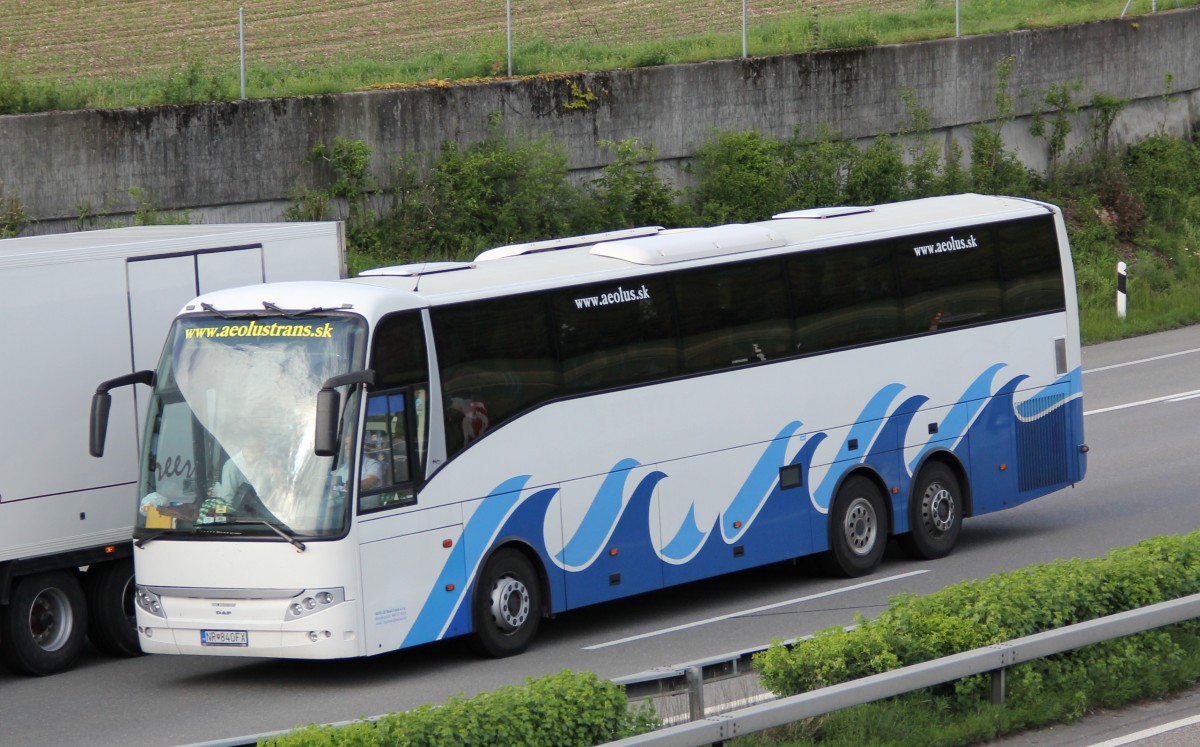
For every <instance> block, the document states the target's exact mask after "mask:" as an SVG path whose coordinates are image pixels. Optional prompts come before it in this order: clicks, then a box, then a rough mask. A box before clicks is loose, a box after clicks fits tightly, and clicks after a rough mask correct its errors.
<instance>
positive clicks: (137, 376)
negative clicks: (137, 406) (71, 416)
mask: <svg viewBox="0 0 1200 747" xmlns="http://www.w3.org/2000/svg"><path fill="white" fill-rule="evenodd" d="M132 384H147V385H149V386H154V372H153V371H137V372H135V373H131V374H125V375H124V376H118V377H117V378H115V379H109V380H108V381H106V382H104V383H103V384H101V385H100V386H98V387H96V393H95V394H93V395H92V416H91V419H90V422H89V434H88V453H90V454H91V455H92V456H94V457H102V456H104V442H105V440H106V439H107V436H108V411H109V408H110V407H112V395H110V394H109V393H108V391H109V390H110V389H115V388H117V387H120V386H130V385H132Z"/></svg>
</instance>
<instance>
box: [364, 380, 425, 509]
mask: <svg viewBox="0 0 1200 747" xmlns="http://www.w3.org/2000/svg"><path fill="white" fill-rule="evenodd" d="M410 395H411V390H408V389H404V390H391V391H388V392H380V393H372V394H371V396H370V397H368V399H367V419H366V422H365V423H364V426H363V438H362V459H361V460H360V462H359V510H360V511H370V510H373V509H377V508H390V507H393V506H402V505H407V504H410V503H413V502H414V501H415V500H416V493H415V492H414V490H413V475H412V470H411V468H410V457H411V454H412V449H411V446H412V443H413V441H412V439H411V438H409V435H410V434H411V431H412V423H413V421H412V419H410V417H409V414H410V408H409V406H408V404H409V397H410Z"/></svg>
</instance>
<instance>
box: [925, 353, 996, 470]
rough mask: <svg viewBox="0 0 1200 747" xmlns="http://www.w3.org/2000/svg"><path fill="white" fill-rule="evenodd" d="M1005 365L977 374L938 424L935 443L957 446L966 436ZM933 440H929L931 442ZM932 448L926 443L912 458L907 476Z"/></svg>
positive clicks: (930, 444) (992, 367)
mask: <svg viewBox="0 0 1200 747" xmlns="http://www.w3.org/2000/svg"><path fill="white" fill-rule="evenodd" d="M1005 365H1006V364H1004V363H997V364H995V365H993V366H990V367H989V368H988V369H987V370H986V371H984V372H983V373H981V374H979V376H978V377H976V379H975V381H974V382H972V383H971V385H970V386H968V387H967V390H966V391H965V392H963V395H962V396H961V397H959V398H958V402H957V403H956V404H955V405H954V406H952V407H951V408H950V412H949V413H948V414H947V415H946V417H945V419H943V420H942V422H941V423H939V424H938V431H937V439H936V440H937V441H949V440H952V441H953V442H954V443H955V444H957V443H958V442H959V441H960V440H961V439H962V437H963V436H964V435H965V434H966V432H967V428H968V427H969V426H970V425H971V423H973V422H975V416H976V415H977V414H978V413H979V411H980V409H982V408H983V406H984V404H986V403H987V402H988V401H989V400H988V397H990V396H991V395H992V381H993V380H994V379H995V378H996V374H997V373H999V372H1000V369H1002V368H1004V366H1005ZM933 440H934V439H930V442H932V441H933ZM933 448H934V446H933V444H932V443H926V444H925V446H924V447H923V448H922V449H921V450H920V451H919V452H918V453H917V455H916V456H915V457H913V458H912V459H911V460H910V461H909V463H908V472H909V474H910V475H911V474H915V473H916V470H917V468H918V467H920V466H921V460H922V459H924V458H925V455H926V454H928V453H929V452H930V450H932V449H933Z"/></svg>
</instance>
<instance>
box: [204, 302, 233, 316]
mask: <svg viewBox="0 0 1200 747" xmlns="http://www.w3.org/2000/svg"><path fill="white" fill-rule="evenodd" d="M200 308H202V309H204V310H205V311H208V312H211V313H213V314H216V315H217V316H219V317H221V318H222V319H234V318H235V317H234V316H233V315H232V314H226V313H225V312H224V311H221V310H220V309H218V308H217V307H216V306H213V305H212V304H211V303H202V304H200Z"/></svg>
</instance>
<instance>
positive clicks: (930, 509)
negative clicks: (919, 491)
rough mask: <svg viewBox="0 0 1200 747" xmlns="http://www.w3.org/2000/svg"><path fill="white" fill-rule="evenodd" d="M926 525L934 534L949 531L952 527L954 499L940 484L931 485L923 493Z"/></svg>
mask: <svg viewBox="0 0 1200 747" xmlns="http://www.w3.org/2000/svg"><path fill="white" fill-rule="evenodd" d="M924 505H925V519H926V524H927V525H928V526H929V527H930V528H931V529H933V530H934V531H936V532H939V533H944V532H948V531H950V528H951V527H952V526H954V497H953V496H951V495H950V491H949V490H946V488H944V487H943V486H942V484H941V483H936V482H935V483H933V484H931V485H930V486H929V488H928V489H927V490H926V491H925V501H924Z"/></svg>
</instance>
